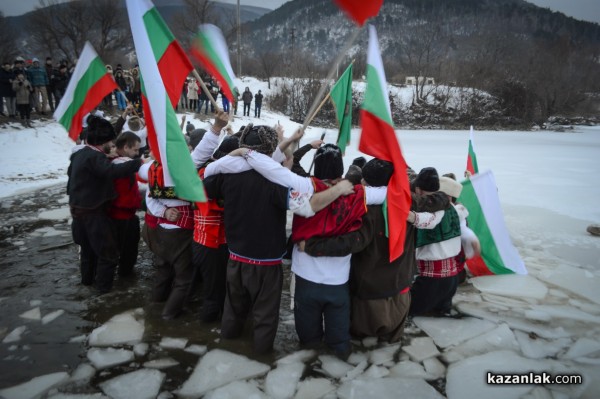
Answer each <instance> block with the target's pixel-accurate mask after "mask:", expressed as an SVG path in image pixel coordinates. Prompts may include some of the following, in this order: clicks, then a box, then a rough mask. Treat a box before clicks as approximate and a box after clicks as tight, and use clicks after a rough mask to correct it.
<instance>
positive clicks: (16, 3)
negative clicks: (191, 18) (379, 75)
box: [0, 0, 600, 23]
mask: <svg viewBox="0 0 600 399" xmlns="http://www.w3.org/2000/svg"><path fill="white" fill-rule="evenodd" d="M85 1H93V0H85ZM222 1H223V2H225V3H236V2H237V0H222ZM286 1H287V0H241V4H247V5H253V6H258V7H265V8H271V9H275V8H277V7H279V6H280V5H282V4H283V3H285V2H286ZM527 1H529V2H530V3H534V4H536V5H538V6H540V7H545V8H550V9H552V10H555V11H560V12H562V13H564V14H566V15H569V16H571V17H573V18H576V19H582V20H585V21H592V22H596V23H600V0H527ZM1 3H2V4H1V5H0V10H1V11H2V12H3V13H4V15H5V16H13V15H21V14H24V13H26V12H28V11H31V10H33V8H34V7H35V6H37V5H39V0H2V1H1Z"/></svg>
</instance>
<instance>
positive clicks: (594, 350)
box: [563, 337, 600, 359]
mask: <svg viewBox="0 0 600 399" xmlns="http://www.w3.org/2000/svg"><path fill="white" fill-rule="evenodd" d="M598 354H600V342H598V341H597V340H593V339H590V338H586V337H582V338H579V339H578V340H577V342H575V344H574V345H573V346H572V347H570V348H569V350H568V351H567V353H566V354H565V355H564V356H563V358H565V359H576V358H578V357H583V356H592V357H593V356H597V355H598Z"/></svg>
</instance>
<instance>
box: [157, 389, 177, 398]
mask: <svg viewBox="0 0 600 399" xmlns="http://www.w3.org/2000/svg"><path fill="white" fill-rule="evenodd" d="M174 397H175V395H173V394H172V393H171V392H168V391H163V392H161V393H159V394H158V396H157V397H156V399H172V398H174Z"/></svg>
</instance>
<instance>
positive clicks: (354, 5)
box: [335, 0, 383, 26]
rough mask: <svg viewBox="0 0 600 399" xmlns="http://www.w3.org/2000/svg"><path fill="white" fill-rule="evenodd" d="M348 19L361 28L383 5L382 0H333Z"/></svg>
mask: <svg viewBox="0 0 600 399" xmlns="http://www.w3.org/2000/svg"><path fill="white" fill-rule="evenodd" d="M335 2H336V4H337V5H338V6H339V7H340V8H341V9H342V10H344V12H345V13H346V14H348V17H350V19H352V20H353V21H354V22H356V23H357V24H358V26H363V25H364V24H365V22H366V20H367V19H369V18H371V17H375V16H376V15H377V14H378V13H379V9H380V8H381V6H382V5H383V0H335Z"/></svg>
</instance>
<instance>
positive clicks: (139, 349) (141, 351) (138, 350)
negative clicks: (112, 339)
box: [133, 342, 148, 357]
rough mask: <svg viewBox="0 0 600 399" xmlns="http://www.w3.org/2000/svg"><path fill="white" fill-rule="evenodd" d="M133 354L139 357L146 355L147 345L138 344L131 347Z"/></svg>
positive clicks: (143, 343)
mask: <svg viewBox="0 0 600 399" xmlns="http://www.w3.org/2000/svg"><path fill="white" fill-rule="evenodd" d="M133 353H134V354H135V355H136V356H139V357H142V356H146V353H148V344H147V343H145V342H140V343H139V344H135V345H133Z"/></svg>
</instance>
